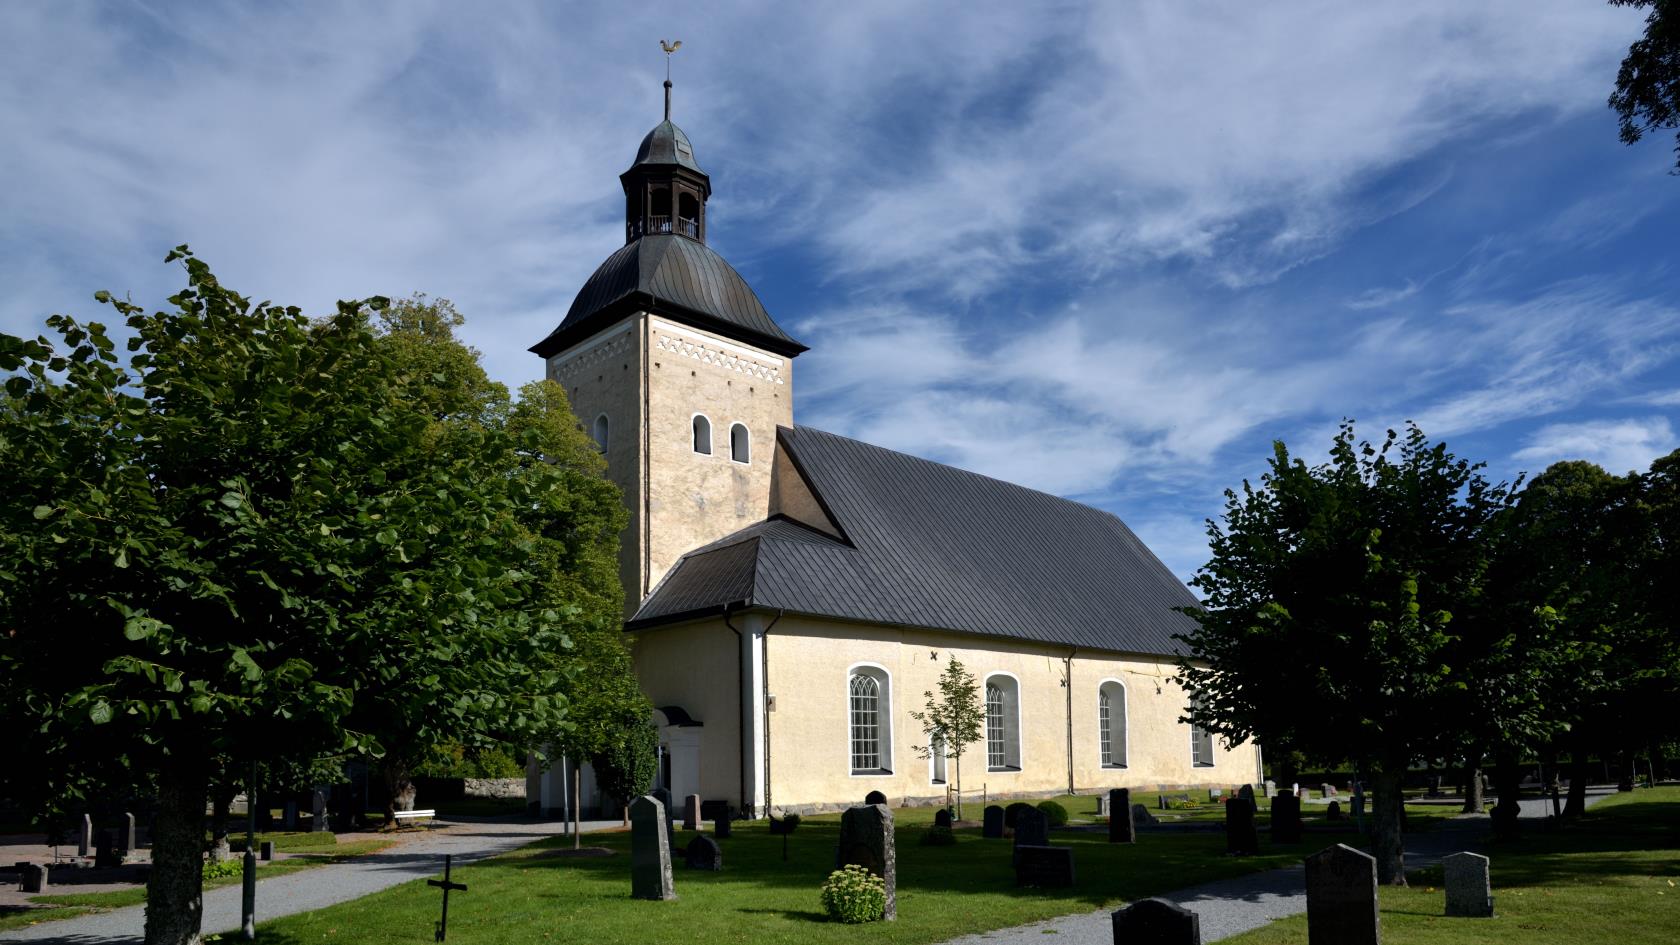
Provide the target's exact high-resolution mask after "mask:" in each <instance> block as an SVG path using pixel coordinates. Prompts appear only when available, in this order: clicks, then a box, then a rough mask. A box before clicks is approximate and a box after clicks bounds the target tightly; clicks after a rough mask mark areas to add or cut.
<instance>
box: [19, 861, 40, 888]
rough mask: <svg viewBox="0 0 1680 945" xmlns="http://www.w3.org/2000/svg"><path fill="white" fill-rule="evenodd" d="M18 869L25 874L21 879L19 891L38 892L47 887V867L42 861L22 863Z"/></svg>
mask: <svg viewBox="0 0 1680 945" xmlns="http://www.w3.org/2000/svg"><path fill="white" fill-rule="evenodd" d="M18 869H19V870H21V871H22V873H23V875H22V877H20V879H19V885H18V891H19V892H26V893H38V892H40V891H42V890H43V889H46V888H47V868H46V866H45V865H43V864H41V863H20V864H18Z"/></svg>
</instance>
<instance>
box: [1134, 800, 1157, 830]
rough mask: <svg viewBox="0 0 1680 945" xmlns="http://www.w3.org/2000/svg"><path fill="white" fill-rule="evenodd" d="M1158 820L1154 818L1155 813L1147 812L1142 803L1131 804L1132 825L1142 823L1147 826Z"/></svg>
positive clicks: (1151, 825) (1147, 809)
mask: <svg viewBox="0 0 1680 945" xmlns="http://www.w3.org/2000/svg"><path fill="white" fill-rule="evenodd" d="M1159 822H1160V821H1157V820H1156V819H1155V815H1154V814H1151V813H1150V812H1149V808H1147V807H1145V806H1143V805H1142V804H1133V805H1132V823H1133V825H1136V824H1143V825H1144V826H1147V827H1153V826H1154V825H1155V824H1157V823H1159Z"/></svg>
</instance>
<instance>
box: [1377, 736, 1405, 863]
mask: <svg viewBox="0 0 1680 945" xmlns="http://www.w3.org/2000/svg"><path fill="white" fill-rule="evenodd" d="M1405 780H1406V765H1405V762H1385V763H1384V764H1383V765H1382V767H1380V768H1379V769H1378V770H1377V772H1376V780H1375V784H1373V785H1372V786H1373V787H1374V788H1375V789H1376V795H1375V796H1374V797H1373V798H1372V799H1371V807H1372V813H1373V814H1374V815H1375V817H1374V820H1375V821H1376V835H1375V837H1374V840H1375V842H1374V843H1373V849H1372V851H1371V852H1372V853H1374V854H1375V855H1376V857H1377V882H1378V883H1380V884H1382V885H1384V886H1404V885H1406V844H1405V840H1404V839H1403V837H1402V830H1403V827H1402V817H1401V815H1402V813H1403V812H1404V810H1405V803H1406V798H1405V795H1404V793H1403V792H1402V790H1401V788H1402V787H1403V786H1404V785H1405Z"/></svg>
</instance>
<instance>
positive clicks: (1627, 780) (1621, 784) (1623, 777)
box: [1616, 748, 1633, 792]
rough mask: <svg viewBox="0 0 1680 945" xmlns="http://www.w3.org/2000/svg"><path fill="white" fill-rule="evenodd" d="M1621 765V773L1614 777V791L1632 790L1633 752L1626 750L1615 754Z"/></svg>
mask: <svg viewBox="0 0 1680 945" xmlns="http://www.w3.org/2000/svg"><path fill="white" fill-rule="evenodd" d="M1616 757H1617V759H1619V763H1620V765H1621V771H1620V772H1619V773H1618V774H1617V775H1616V790H1618V791H1622V792H1627V791H1631V790H1633V752H1631V751H1628V750H1627V749H1626V748H1624V749H1622V750H1621V751H1619V752H1617V753H1616Z"/></svg>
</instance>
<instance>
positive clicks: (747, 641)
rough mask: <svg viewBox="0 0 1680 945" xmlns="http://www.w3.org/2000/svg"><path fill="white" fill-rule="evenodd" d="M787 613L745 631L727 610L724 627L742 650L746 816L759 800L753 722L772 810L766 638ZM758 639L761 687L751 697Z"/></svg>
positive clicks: (738, 674) (767, 802) (740, 685)
mask: <svg viewBox="0 0 1680 945" xmlns="http://www.w3.org/2000/svg"><path fill="white" fill-rule="evenodd" d="M783 613H785V611H783V610H777V611H776V616H775V618H774V619H772V620H771V621H770V623H769V625H768V626H766V627H764V629H762V630H754V629H753V628H752V626H751V625H750V622H749V626H747V627H746V628H744V629H743V628H741V627H737V626H735V624H734V623H733V622H731V620H730V609H729V608H728V607H725V608H724V614H723V623H724V626H726V627H728V628H729V629H730V630H731V631H733V632H734V634H735V639H736V641H737V642H738V643H739V644H740V649H741V655H740V660H739V662H738V663H737V664H736V666H737V671H736V682H737V687H738V689H739V698H740V714H739V718H738V724H739V725H740V731H741V741H740V751H741V809H742V811H743V812H744V811H746V810H748V809H751V808H754V807H755V806H756V805H755V804H754V801H755V800H756V797H755V795H756V794H757V793H758V792H757V791H756V790H755V789H754V788H753V787H749V785H751V782H752V774H753V766H752V752H751V750H750V749H751V748H752V747H754V746H753V744H752V740H751V738H750V737H749V734H748V732H749V725H748V722H749V721H751V722H753V723H755V724H761V725H762V729H761V730H760V731H759V732H758V733H757V734H758V736H759V738H758V741H759V744H758V746H757V747H758V748H759V749H760V750H762V751H763V752H764V762H763V770H762V772H761V776H762V779H763V781H762V784H763V790H764V807H765V811H766V813H767V812H768V811H769V808H770V713H769V701H770V680H769V673H770V656H769V653H768V652H766V651H765V643H764V638H765V637H766V636H767V635H768V634H769V633H770V629H771V628H772V627H774V626H775V625H776V624H777V623H778V622H780V621H781V619H782V614H783ZM752 619H760V618H749V621H750V620H752ZM755 637H756V638H757V642H758V646H759V653H758V663H759V665H758V671H759V687H758V691H757V692H756V693H752V694H750V695H749V692H748V689H747V687H748V686H749V684H750V681H749V679H748V676H747V673H748V667H749V666H750V663H749V662H748V661H749V660H751V659H752V644H753V642H754V638H755ZM749 702H757V703H759V704H762V705H763V706H764V707H765V709H764V711H763V712H762V713H760V712H758V711H756V706H755V707H753V708H749V707H748V703H749ZM754 813H755V815H756V814H757V811H756V810H755V811H754Z"/></svg>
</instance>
